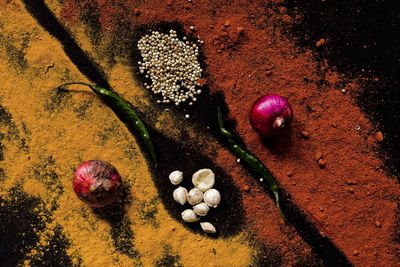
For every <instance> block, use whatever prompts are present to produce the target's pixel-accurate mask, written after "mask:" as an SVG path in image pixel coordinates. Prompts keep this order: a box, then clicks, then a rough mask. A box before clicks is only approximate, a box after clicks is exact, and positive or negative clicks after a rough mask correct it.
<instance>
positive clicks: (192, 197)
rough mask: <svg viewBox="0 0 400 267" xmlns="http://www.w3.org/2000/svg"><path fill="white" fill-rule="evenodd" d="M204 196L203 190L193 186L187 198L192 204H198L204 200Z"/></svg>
mask: <svg viewBox="0 0 400 267" xmlns="http://www.w3.org/2000/svg"><path fill="white" fill-rule="evenodd" d="M203 196H204V194H203V192H201V191H200V190H199V189H198V188H192V189H190V191H189V193H188V195H187V200H188V202H189V204H190V205H196V204H198V203H200V202H202V201H203Z"/></svg>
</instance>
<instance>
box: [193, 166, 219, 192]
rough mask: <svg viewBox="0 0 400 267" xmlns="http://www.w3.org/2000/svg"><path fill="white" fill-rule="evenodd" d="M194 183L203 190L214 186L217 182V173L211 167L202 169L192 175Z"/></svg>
mask: <svg viewBox="0 0 400 267" xmlns="http://www.w3.org/2000/svg"><path fill="white" fill-rule="evenodd" d="M192 183H193V184H194V186H195V187H196V188H198V189H200V190H201V191H202V192H205V191H207V190H208V189H210V188H212V187H213V186H214V184H215V174H214V173H213V171H212V170H210V169H201V170H198V171H197V172H195V173H194V174H193V176H192Z"/></svg>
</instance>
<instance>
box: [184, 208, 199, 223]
mask: <svg viewBox="0 0 400 267" xmlns="http://www.w3.org/2000/svg"><path fill="white" fill-rule="evenodd" d="M181 215H182V219H183V220H184V221H185V222H197V221H198V220H199V218H198V217H197V216H196V213H194V211H193V210H191V209H187V210H184V211H183V212H182V213H181Z"/></svg>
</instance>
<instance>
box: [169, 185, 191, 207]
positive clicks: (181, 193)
mask: <svg viewBox="0 0 400 267" xmlns="http://www.w3.org/2000/svg"><path fill="white" fill-rule="evenodd" d="M172 195H173V197H174V199H175V201H176V202H178V203H179V204H181V205H185V203H186V201H187V195H188V191H187V190H186V188H184V187H182V186H180V187H178V188H177V189H175V190H174V193H173V194H172Z"/></svg>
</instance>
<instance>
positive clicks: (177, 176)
mask: <svg viewBox="0 0 400 267" xmlns="http://www.w3.org/2000/svg"><path fill="white" fill-rule="evenodd" d="M168 178H169V180H170V181H171V183H172V184H173V185H178V184H180V183H182V181H183V172H181V171H173V172H171V173H170V174H169V176H168Z"/></svg>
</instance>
